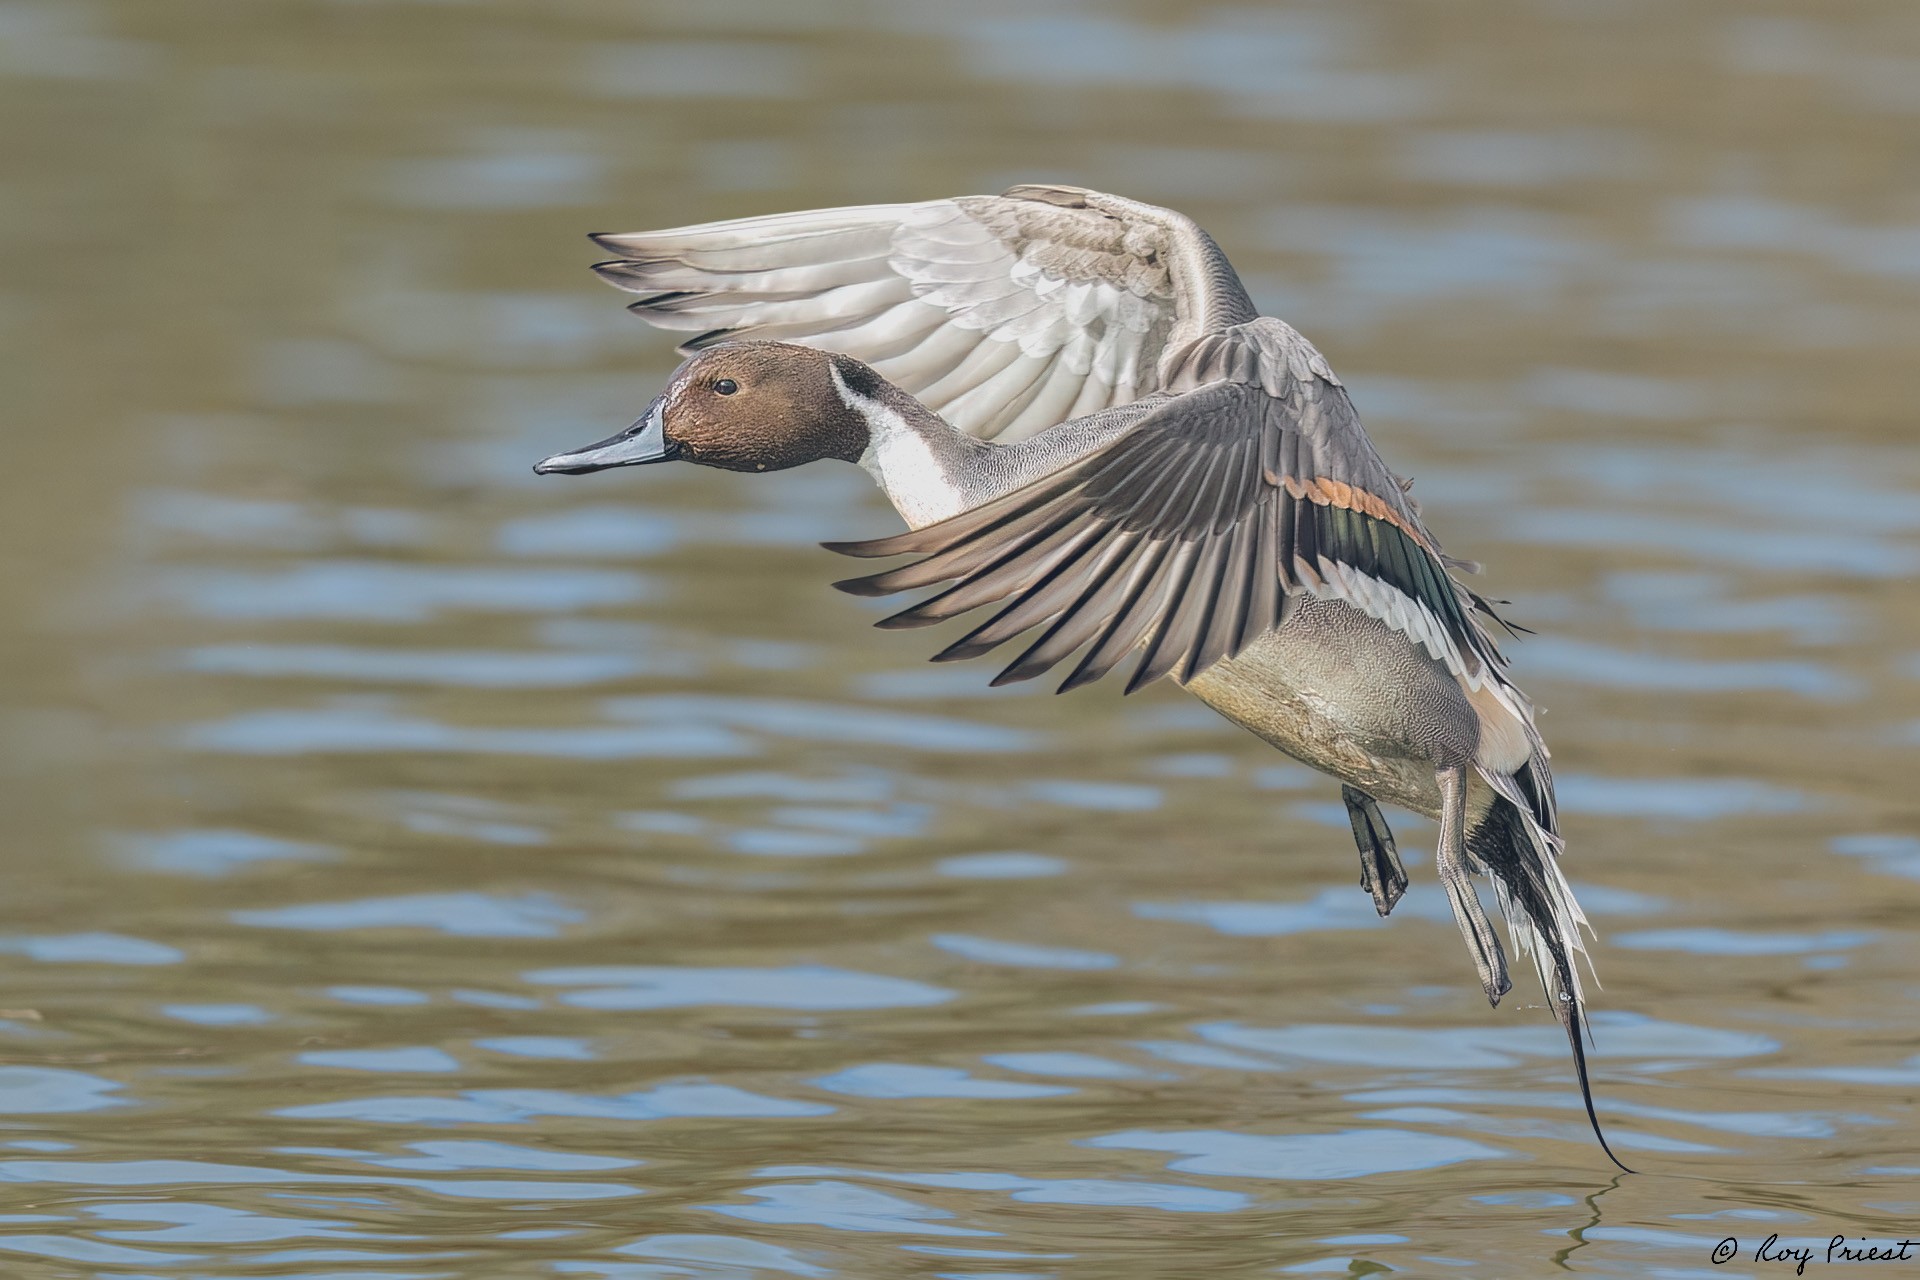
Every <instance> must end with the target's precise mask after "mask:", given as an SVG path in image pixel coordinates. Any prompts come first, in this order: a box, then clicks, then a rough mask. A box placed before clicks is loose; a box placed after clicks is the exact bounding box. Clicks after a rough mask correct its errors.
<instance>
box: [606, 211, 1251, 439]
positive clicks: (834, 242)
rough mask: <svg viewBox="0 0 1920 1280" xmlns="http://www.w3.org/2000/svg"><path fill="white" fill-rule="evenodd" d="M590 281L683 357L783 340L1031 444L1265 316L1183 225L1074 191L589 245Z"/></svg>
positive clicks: (746, 221) (987, 431)
mask: <svg viewBox="0 0 1920 1280" xmlns="http://www.w3.org/2000/svg"><path fill="white" fill-rule="evenodd" d="M594 240H595V241H596V242H597V243H598V244H600V245H601V246H602V247H604V248H606V249H608V250H610V251H612V252H613V253H615V254H618V255H619V256H618V257H617V258H616V259H614V260H613V261H611V262H603V263H600V264H599V265H598V266H596V267H595V268H594V270H595V271H597V272H599V273H600V275H601V277H602V278H604V279H606V280H607V281H609V282H611V283H612V284H615V285H617V286H619V287H620V288H622V289H626V290H629V291H631V292H634V293H638V294H642V295H644V296H643V297H641V299H640V300H639V301H638V302H635V303H633V304H632V307H631V309H632V310H633V311H634V312H636V313H638V314H639V315H640V316H641V318H643V319H645V320H646V321H648V322H649V323H651V324H655V325H658V326H660V327H661V328H664V329H677V330H683V331H688V332H691V333H693V334H694V335H695V336H693V337H691V338H689V339H687V340H686V342H685V343H684V344H683V345H682V347H681V350H682V351H686V352H690V351H692V350H695V349H697V348H700V347H704V346H708V345H710V344H712V343H715V342H721V341H726V340H728V339H734V338H761V339H773V340H778V341H782V342H795V343H800V344H803V345H806V346H813V347H820V348H823V349H825V350H829V351H838V352H842V353H844V354H846V355H850V356H854V357H856V358H858V359H860V360H864V361H866V362H867V363H868V364H870V365H872V366H873V367H874V368H875V369H877V370H878V371H879V372H880V373H881V375H882V376H884V377H885V378H887V380H888V381H890V382H893V383H894V384H896V385H897V386H899V387H901V388H902V389H903V390H905V391H908V392H910V393H911V394H913V395H914V396H916V397H917V398H918V399H919V400H920V401H921V402H922V403H924V404H925V405H926V406H927V407H928V408H930V409H932V410H934V411H935V412H936V413H939V414H941V415H942V416H943V417H945V418H946V419H947V420H948V421H949V422H951V423H953V425H954V426H956V427H958V428H959V429H961V430H962V431H965V432H968V433H969V434H972V435H975V436H980V437H982V438H999V439H1001V440H1007V441H1011V440H1019V439H1023V438H1025V437H1027V436H1030V435H1032V434H1033V433H1035V432H1036V431H1040V430H1042V429H1044V428H1046V427H1050V426H1052V425H1054V424H1055V423H1058V422H1064V421H1066V420H1067V419H1069V418H1076V417H1080V416H1082V415H1084V414H1088V413H1092V412H1095V411H1096V410H1099V409H1104V408H1108V407H1110V406H1113V405H1120V404H1128V403H1131V402H1132V401H1134V400H1137V399H1139V398H1140V397H1141V396H1144V395H1146V394H1148V393H1149V392H1152V391H1154V390H1156V389H1158V388H1159V387H1161V386H1162V385H1163V384H1164V383H1165V381H1166V380H1167V377H1168V376H1170V374H1171V370H1170V369H1167V368H1163V363H1164V362H1166V361H1167V360H1168V358H1169V357H1170V356H1171V355H1177V353H1178V352H1180V351H1182V350H1184V349H1185V348H1186V347H1187V346H1188V345H1189V344H1191V343H1192V342H1193V341H1194V340H1195V339H1197V338H1199V337H1200V336H1201V335H1203V334H1206V333H1208V332H1213V331H1217V330H1218V329H1220V328H1222V327H1224V326H1227V325H1232V324H1238V323H1241V322H1243V321H1246V320H1250V319H1252V318H1253V317H1254V315H1255V314H1256V313H1255V311H1254V309H1253V305H1252V303H1251V302H1249V301H1248V299H1247V295H1246V291H1245V290H1244V289H1243V288H1241V285H1240V282H1239V279H1238V277H1236V276H1235V275H1234V273H1233V269H1232V267H1230V266H1229V265H1228V264H1227V261H1226V258H1225V257H1224V256H1223V255H1222V254H1221V252H1220V249H1219V247H1218V246H1217V245H1215V244H1214V242H1213V241H1212V240H1211V239H1210V238H1208V236H1207V235H1206V233H1205V232H1203V231H1201V230H1200V229H1199V228H1198V227H1197V226H1195V225H1194V224H1193V222H1192V221H1191V220H1190V219H1188V218H1186V217H1184V216H1183V215H1181V214H1178V213H1174V212H1172V211H1171V210H1168V209H1161V208H1158V207H1156V206H1154V205H1147V204H1141V203H1139V202H1137V201H1133V200H1126V199H1123V198H1121V197H1118V196H1110V195H1104V194H1102V193H1100V192H1096V191H1085V190H1081V189H1080V188H1076V187H1056V186H1021V187H1014V188H1012V189H1011V190H1009V191H1008V192H1007V193H1006V194H1004V195H999V196H960V197H957V198H954V199H951V200H932V201H927V202H925V203H921V204H893V205H866V206H860V207H856V208H846V209H817V210H811V211H807V212H802V213H783V214H775V215H773V216H771V217H764V218H743V219H740V220H738V221H733V222H713V223H707V224H704V225H702V226H693V227H676V228H673V229H671V230H667V231H646V232H638V233H635V234H631V235H596V236H595V237H594Z"/></svg>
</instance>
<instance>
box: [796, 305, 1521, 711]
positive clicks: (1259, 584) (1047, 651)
mask: <svg viewBox="0 0 1920 1280" xmlns="http://www.w3.org/2000/svg"><path fill="white" fill-rule="evenodd" d="M1224 337H1225V340H1226V343H1227V345H1228V346H1240V347H1243V348H1246V349H1248V350H1251V351H1252V352H1253V355H1252V356H1251V357H1249V358H1247V359H1245V360H1242V359H1239V358H1237V357H1235V356H1233V354H1232V352H1231V351H1228V350H1226V349H1225V348H1224V347H1223V348H1222V349H1221V350H1220V351H1218V352H1216V353H1215V355H1216V357H1217V360H1218V361H1219V362H1224V363H1222V365H1221V367H1232V368H1237V369H1240V370H1242V371H1243V372H1244V373H1245V374H1246V377H1247V380H1239V379H1229V380H1216V381H1210V382H1207V383H1205V384H1203V385H1201V386H1199V387H1197V388H1195V389H1193V390H1190V391H1186V392H1184V393H1182V394H1180V395H1177V396H1175V397H1173V398H1172V399H1170V400H1168V401H1167V402H1166V403H1165V404H1163V405H1161V406H1160V407H1159V408H1157V409H1155V410H1153V411H1152V412H1150V413H1148V414H1147V415H1146V416H1145V417H1143V418H1142V419H1141V420H1140V422H1139V424H1138V425H1136V426H1135V427H1134V428H1133V429H1132V430H1131V431H1129V432H1127V433H1126V434H1125V435H1123V436H1121V437H1120V438H1119V439H1117V440H1115V441H1114V442H1113V443H1111V444H1109V445H1107V446H1106V447H1104V448H1102V449H1100V450H1099V451H1097V452H1095V453H1093V454H1090V455H1089V456H1087V457H1085V458H1083V459H1081V460H1080V461H1078V462H1076V463H1073V464H1071V465H1069V466H1067V467H1065V468H1063V469H1062V470H1060V471H1057V472H1055V473H1053V474H1052V475H1049V476H1046V477H1044V478H1042V479H1040V480H1037V481H1035V482H1033V483H1032V484H1029V485H1027V486H1025V487H1024V488H1021V489H1017V490H1015V491H1013V492H1012V493H1009V494H1006V495H1005V496H1003V497H1000V498H997V499H994V500H993V501H990V502H988V503H985V504H984V505H982V506H979V507H975V508H974V509H972V510H970V511H966V512H962V513H961V514H959V515H957V516H954V517H952V518H950V519H947V520H944V521H941V522H940V523H938V524H933V525H928V526H926V527H925V528H921V529H916V530H913V531H911V532H908V533H903V534H899V535H896V536H894V537H890V538H882V539H879V540H877V541H871V542H858V543H840V544H828V545H829V546H830V547H831V548H832V549H833V550H836V551H840V552H844V553H846V554H848V555H856V556H886V555H899V554H917V555H919V556H921V557H923V558H922V559H920V560H918V561H916V562H915V563H912V564H909V565H905V566H903V567H901V568H897V569H892V570H889V571H887V572H884V573H880V574H875V575H873V576H871V577H866V578H857V579H853V580H850V581H848V582H843V583H840V584H838V585H839V586H840V587H841V588H842V589H843V590H846V591H851V592H853V593H855V594H859V595H887V594H890V593H892V592H895V591H903V590H908V589H911V588H915V587H926V586H932V585H935V584H937V583H943V582H950V583H952V584H953V585H951V586H950V587H948V588H947V589H946V590H944V591H942V592H940V593H939V594H937V595H935V596H933V597H931V598H930V599H927V600H924V601H922V602H921V603H919V604H917V605H914V606H913V607H912V608H909V609H907V610H905V611H904V612H902V613H898V614H895V615H894V616H892V617H890V618H888V619H886V620H885V621H883V622H882V623H881V624H880V625H881V626H884V627H916V626H926V625H930V624H932V623H936V622H940V621H943V620H945V619H947V618H951V617H954V616H956V615H958V614H961V613H965V612H967V611H969V610H972V609H977V608H981V607H983V606H987V605H1001V606H1003V607H1002V608H1001V609H1000V610H999V612H997V613H996V614H995V615H994V616H993V617H992V618H991V619H989V620H988V621H987V622H986V623H985V624H984V625H982V626H980V627H978V628H976V629H975V630H974V631H972V632H971V633H969V634H968V635H966V636H964V637H962V638H961V639H960V640H959V641H957V642H955V643H954V644H952V645H950V646H949V647H948V648H947V649H945V650H944V651H942V652H941V653H940V654H938V655H937V656H936V658H935V661H951V660H956V659H960V658H971V657H975V656H978V655H980V654H983V653H985V652H987V651H988V650H990V649H993V648H995V647H997V646H999V645H1001V644H1003V643H1005V642H1006V641H1008V640H1010V639H1012V638H1013V637H1014V636H1016V635H1019V634H1021V633H1023V632H1026V631H1028V630H1031V629H1034V628H1042V630H1041V633H1040V636H1039V638H1038V639H1037V640H1035V641H1034V642H1033V643H1032V644H1031V645H1030V646H1029V647H1028V648H1027V650H1026V651H1025V652H1024V653H1022V654H1021V655H1020V656H1019V657H1018V658H1017V659H1015V660H1014V662H1013V663H1012V664H1011V665H1009V666H1008V667H1007V668H1006V669H1005V670H1004V671H1002V672H1001V673H1000V675H999V676H998V677H997V678H996V679H995V680H994V683H995V684H1001V683H1005V682H1008V681H1013V680H1025V679H1029V678H1031V677H1033V676H1037V675H1039V674H1041V673H1042V672H1045V671H1047V670H1050V669H1051V668H1053V667H1054V666H1056V665H1058V664H1059V663H1061V662H1062V661H1064V660H1065V659H1066V658H1067V657H1068V656H1069V655H1070V654H1072V653H1074V652H1075V651H1077V650H1081V649H1082V648H1083V647H1084V650H1085V652H1084V654H1083V655H1082V657H1081V659H1080V661H1079V663H1078V665H1076V666H1075V667H1074V668H1073V669H1072V671H1071V672H1070V673H1069V674H1068V675H1067V677H1066V679H1065V681H1064V683H1062V685H1061V686H1060V688H1061V691H1062V692H1064V691H1066V690H1067V689H1071V688H1075V687H1077V686H1079V685H1082V684H1086V683H1088V682H1089V681H1092V680H1097V679H1099V678H1100V677H1101V676H1103V675H1105V674H1106V673H1107V672H1108V671H1110V670H1112V669H1113V667H1114V666H1115V665H1117V664H1118V663H1119V662H1120V661H1122V660H1123V659H1124V658H1125V657H1126V656H1127V655H1128V654H1129V653H1131V652H1133V651H1134V650H1136V649H1138V650H1140V651H1141V655H1142V656H1141V658H1140V661H1139V664H1138V665H1137V666H1136V667H1135V669H1134V672H1133V675H1132V678H1131V679H1130V680H1129V681H1128V683H1127V691H1128V692H1132V691H1133V690H1134V689H1137V688H1139V687H1140V686H1141V685H1144V684H1146V683H1148V682H1150V681H1153V680H1157V679H1159V678H1160V677H1161V676H1164V675H1167V674H1169V673H1175V674H1176V678H1177V679H1179V680H1181V681H1183V682H1184V681H1186V680H1189V679H1191V678H1192V677H1193V676H1194V675H1196V674H1198V673H1199V672H1201V671H1204V670H1205V669H1206V668H1207V667H1209V666H1211V665H1212V664H1214V663H1215V662H1218V661H1219V660H1220V659H1222V658H1225V657H1230V656H1232V655H1234V654H1236V653H1238V652H1239V651H1240V650H1241V649H1242V648H1244V647H1245V646H1246V645H1248V644H1249V643H1251V642H1252V641H1253V639H1254V638H1255V637H1257V636H1259V635H1261V634H1263V633H1264V632H1266V631H1268V630H1271V629H1272V628H1273V627H1275V626H1277V625H1278V624H1279V621H1280V617H1281V613H1282V610H1283V608H1284V606H1285V600H1286V598H1287V596H1289V595H1291V594H1297V593H1301V592H1311V593H1312V594H1314V595H1317V596H1322V597H1333V598H1338V599H1341V600H1345V601H1347V602H1348V603H1349V604H1352V605H1353V606H1355V607H1356V608H1359V609H1361V610H1363V611H1365V612H1366V613H1368V614H1371V615H1372V616H1374V617H1376V618H1379V619H1381V620H1382V621H1384V622H1386V623H1388V624H1389V625H1391V626H1394V627H1396V628H1398V629H1399V630H1401V631H1403V632H1405V633H1406V634H1407V635H1409V636H1411V637H1413V639H1414V640H1416V641H1417V642H1419V643H1420V644H1422V645H1424V646H1425V647H1426V649H1427V650H1428V652H1430V653H1431V654H1433V656H1434V657H1435V658H1437V659H1439V660H1441V661H1443V662H1445V663H1447V665H1448V666H1449V667H1450V668H1452V669H1453V671H1454V672H1455V673H1456V674H1458V675H1459V676H1460V677H1461V678H1462V679H1463V680H1465V681H1466V682H1467V683H1468V684H1469V685H1470V686H1471V687H1476V688H1477V687H1478V686H1479V684H1480V681H1481V678H1482V676H1483V675H1484V674H1485V673H1486V672H1487V671H1488V669H1489V666H1490V665H1491V666H1492V667H1493V668H1494V669H1495V670H1497V669H1498V668H1499V666H1500V660H1499V655H1498V653H1497V652H1496V651H1495V650H1494V648H1493V644H1492V641H1491V639H1490V638H1489V637H1488V636H1487V635H1486V633H1485V632H1484V631H1483V630H1482V629H1481V628H1480V626H1479V625H1478V623H1477V622H1476V621H1475V620H1474V619H1473V618H1472V616H1471V610H1472V599H1471V597H1470V596H1469V595H1468V594H1467V593H1466V592H1465V590H1464V589H1463V588H1461V587H1460V586H1459V585H1458V584H1456V583H1455V582H1454V581H1453V579H1452V577H1451V576H1450V575H1449V574H1448V572H1447V565H1446V562H1445V561H1444V560H1443V559H1442V557H1441V555H1440V551H1439V548H1438V546H1437V545H1436V544H1435V543H1434V541H1433V538H1432V536H1431V535H1430V534H1428V533H1427V531H1426V529H1425V528H1424V527H1423V526H1422V525H1421V523H1420V520H1419V517H1418V515H1417V514H1416V513H1415V512H1414V510H1413V507H1412V504H1411V503H1410V502H1408V501H1407V499H1406V497H1405V495H1404V493H1403V491H1402V489H1401V487H1400V485H1399V483H1398V482H1397V481H1396V480H1395V479H1394V478H1393V476H1392V474H1391V473H1389V472H1388V470H1387V468H1386V466H1385V464H1383V463H1382V462H1381V461H1380V458H1379V455H1378V454H1376V453H1375V452H1374V450H1373V446H1372V444H1371V442H1369V441H1368V439H1367V437H1366V434H1365V432H1364V431H1363V430H1362V429H1361V427H1360V422H1359V419H1358V418H1357V417H1356V416H1355V414H1354V412H1353V407H1352V405H1351V403H1350V402H1349V401H1348V399H1347V395H1346V392H1345V391H1344V390H1343V389H1342V388H1341V387H1340V386H1339V384H1338V383H1336V382H1334V381H1333V380H1332V379H1331V376H1330V375H1327V376H1322V373H1323V372H1324V368H1325V366H1324V365H1323V364H1320V363H1319V357H1318V356H1317V354H1314V353H1313V349H1312V348H1311V347H1310V346H1308V345H1307V343H1306V341H1305V340H1304V339H1302V338H1300V337H1299V335H1298V334H1296V333H1294V332H1293V331H1292V330H1291V329H1288V328H1287V327H1286V326H1284V325H1282V324H1281V323H1280V322H1279V321H1276V320H1260V321H1257V322H1255V323H1254V324H1252V325H1245V326H1238V327H1236V328H1235V329H1233V330H1229V331H1227V333H1226V334H1225V335H1224ZM1204 363H1205V362H1203V364H1204ZM1316 366H1317V370H1318V371H1316Z"/></svg>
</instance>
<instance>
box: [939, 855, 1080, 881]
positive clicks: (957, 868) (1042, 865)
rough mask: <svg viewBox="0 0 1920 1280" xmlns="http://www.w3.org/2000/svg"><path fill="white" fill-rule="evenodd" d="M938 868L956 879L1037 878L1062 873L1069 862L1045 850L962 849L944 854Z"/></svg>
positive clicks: (944, 874)
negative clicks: (1025, 851) (960, 852)
mask: <svg viewBox="0 0 1920 1280" xmlns="http://www.w3.org/2000/svg"><path fill="white" fill-rule="evenodd" d="M938 869H939V872H940V874H941V875H943V876H952V877H953V878H954V879H956V880H1037V879H1044V878H1046V877H1048V876H1057V875H1060V874H1061V873H1063V872H1064V871H1066V869H1067V863H1066V862H1065V860H1063V859H1060V858H1054V857H1050V856H1048V855H1047V854H1044V853H962V854H956V855H955V856H953V857H951V858H942V859H941V860H940V861H939V863H938Z"/></svg>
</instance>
